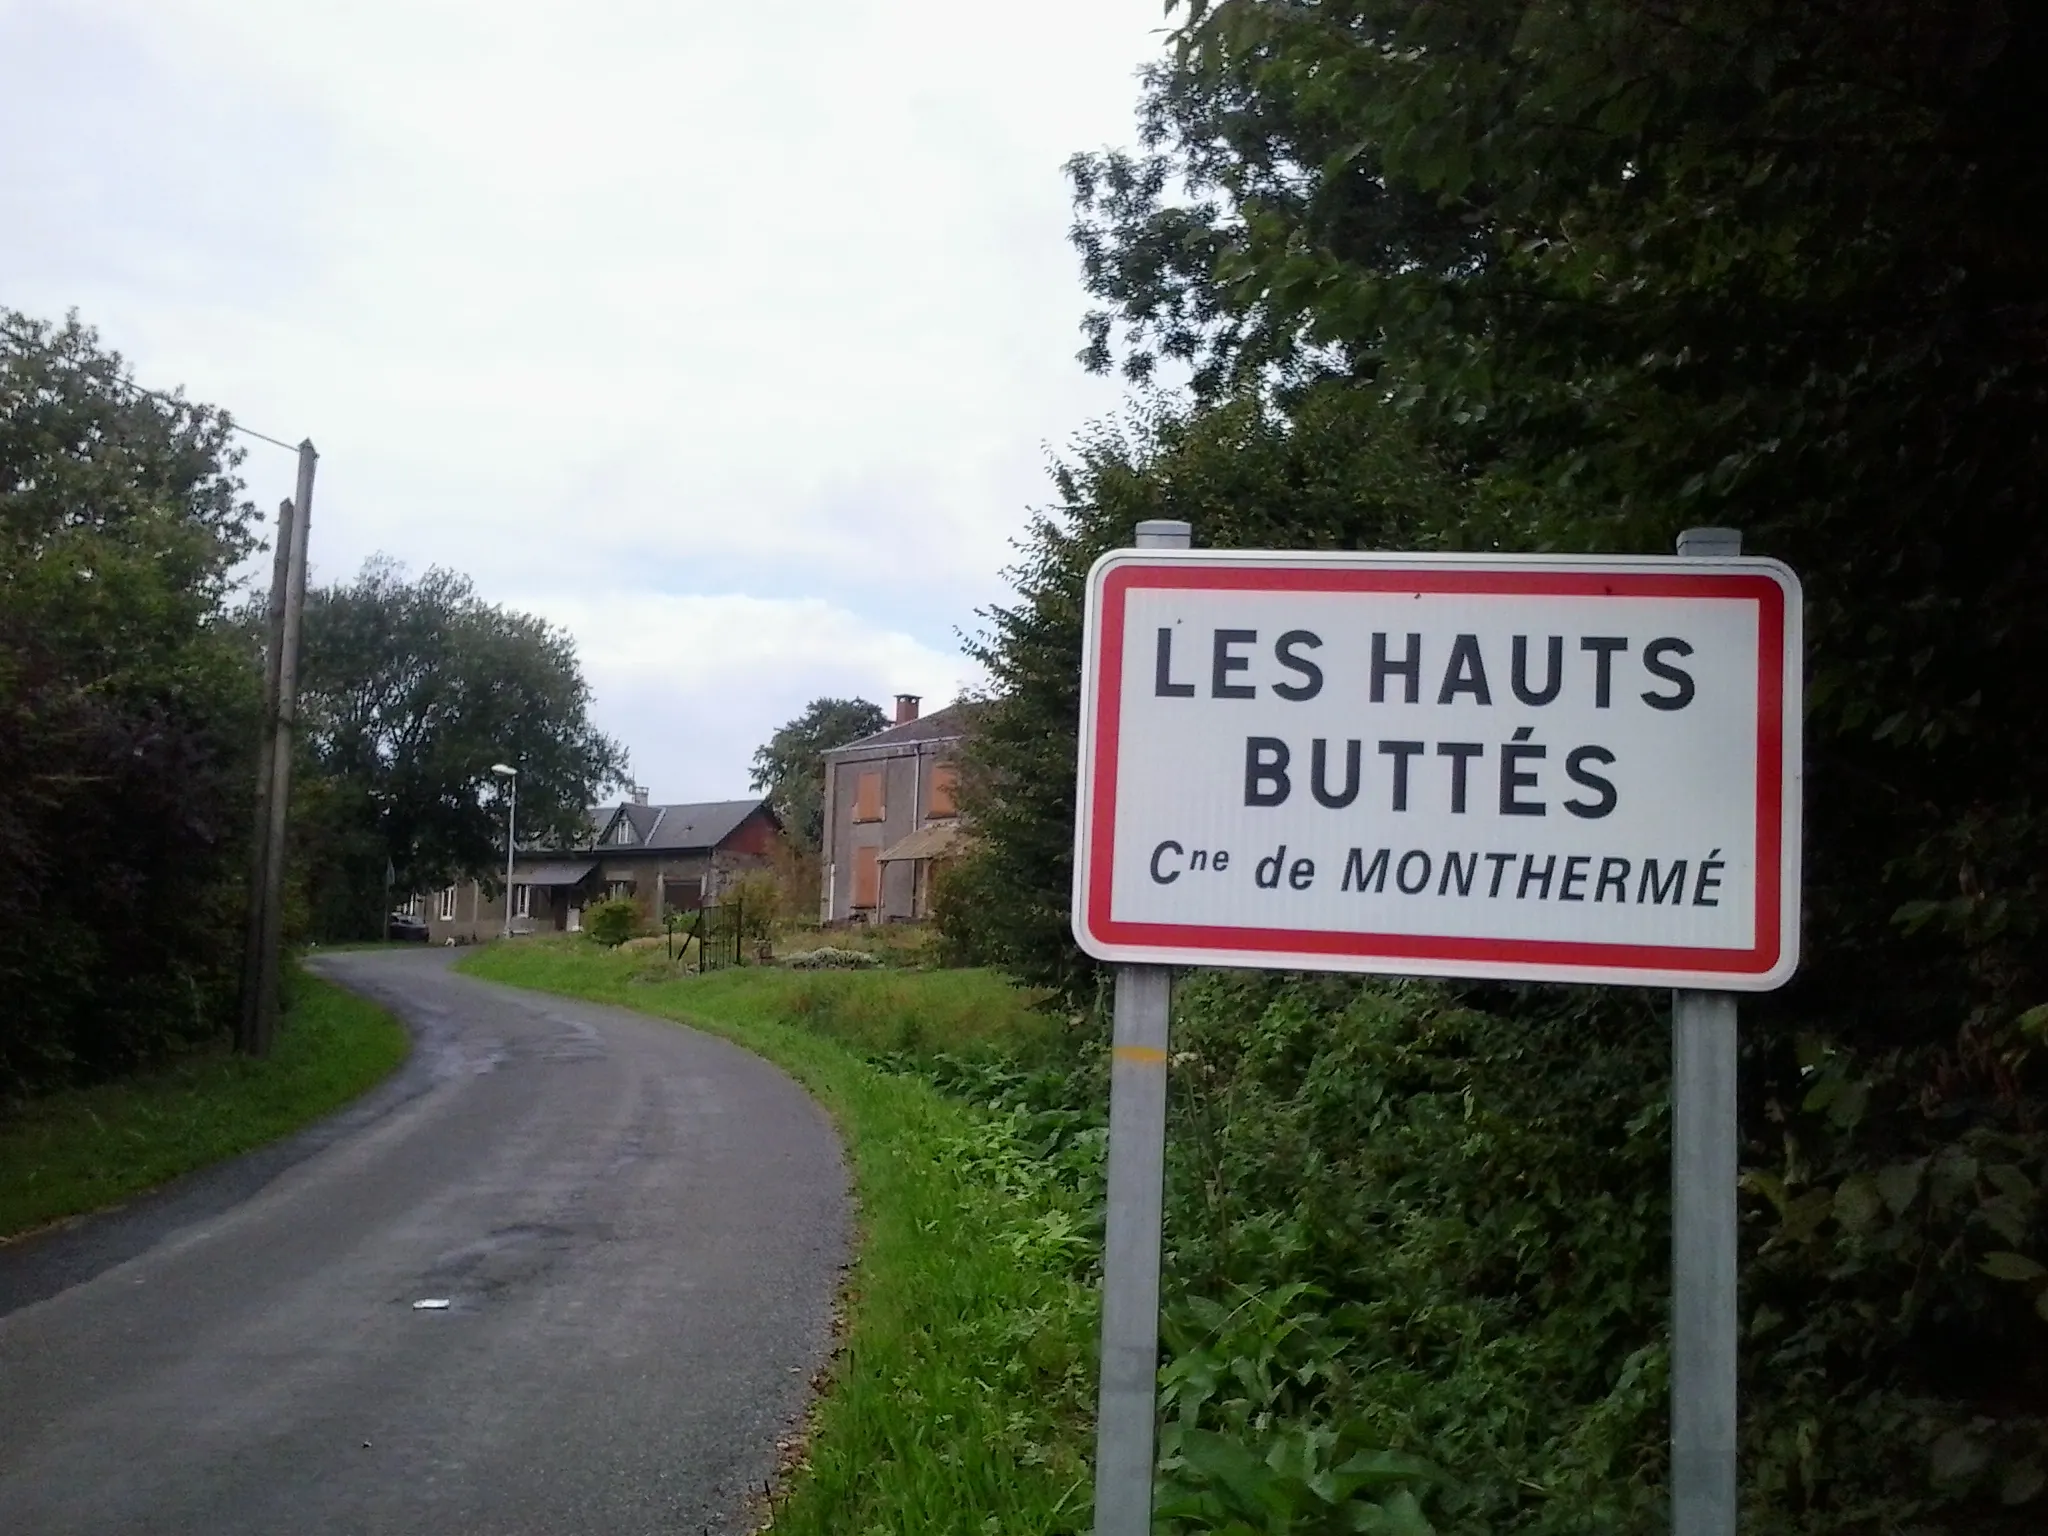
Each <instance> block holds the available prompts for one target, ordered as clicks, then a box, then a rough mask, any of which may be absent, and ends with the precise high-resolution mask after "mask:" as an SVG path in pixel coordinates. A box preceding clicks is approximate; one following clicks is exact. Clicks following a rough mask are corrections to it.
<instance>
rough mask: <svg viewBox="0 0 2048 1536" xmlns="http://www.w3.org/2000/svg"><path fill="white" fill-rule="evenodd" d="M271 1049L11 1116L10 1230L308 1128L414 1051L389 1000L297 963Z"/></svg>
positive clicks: (3, 1206) (94, 1206) (4, 1157)
mask: <svg viewBox="0 0 2048 1536" xmlns="http://www.w3.org/2000/svg"><path fill="white" fill-rule="evenodd" d="M288 986H289V988H290V991H289V994H288V1002H287V1007H286V1009H285V1013H284V1016H283V1019H282V1022H281V1025H280V1027H279V1030H278V1037H277V1045H276V1048H275V1049H274V1050H273V1051H272V1052H271V1054H270V1057H269V1059H268V1060H265V1061H249V1060H246V1059H244V1058H242V1057H239V1056H234V1055H231V1054H229V1053H228V1052H226V1051H225V1050H222V1051H219V1052H209V1053H207V1054H205V1055H202V1056H192V1057H187V1058H186V1059H185V1060H183V1061H180V1062H178V1063H176V1064H174V1065H172V1066H169V1067H165V1068H163V1069H161V1070H158V1071H153V1072H146V1073H140V1074H138V1075H136V1076H134V1077H129V1078H124V1079H122V1080H121V1081H119V1082H113V1083H103V1084H101V1085H99V1086H98V1087H94V1088H80V1089H74V1090H71V1091H69V1092H65V1093H56V1094H51V1095H49V1096H47V1097H45V1098H40V1099H34V1100H31V1101H30V1102H29V1103H28V1104H27V1105H25V1106H23V1108H22V1109H21V1110H20V1111H19V1112H17V1113H15V1114H14V1115H12V1116H10V1117H9V1118H8V1119H6V1120H4V1121H0V1238H6V1237H11V1236H14V1235H16V1234H18V1233H21V1232H25V1231H28V1230H30V1229H32V1228H35V1227H40V1226H43V1225H46V1224H47V1223H49V1222H52V1221H57V1220H59V1219H61V1218H63V1217H66V1216H76V1215H78V1214H80V1213H82V1212H85V1211H95V1210H100V1209H102V1208H104V1207H106V1206H109V1205H116V1204H119V1203H120V1202H121V1201H123V1200H126V1199H128V1198H129V1197H131V1196H133V1195H136V1194H139V1193H141V1192H142V1191H143V1190H146V1189H149V1188H151V1187H153V1186H155V1185H158V1184H161V1183H163V1182H164V1181H165V1180H166V1179H171V1178H175V1177H176V1176H177V1175H179V1174H181V1173H187V1172H189V1171H191V1170H192V1169H194V1168H198V1167H202V1166H204V1165H205V1164H207V1163H212V1162H218V1161H219V1160H220V1159H222V1158H225V1157H232V1156H234V1155H235V1154H236V1153H238V1152H246V1151H248V1150H249V1149H250V1148H252V1147H257V1146H261V1145H262V1144H263V1143H265V1142H267V1141H275V1140H276V1139H277V1138H278V1137H280V1136H284V1135H287V1134H289V1133H290V1132H292V1131H295V1130H298V1129H299V1128H300V1127H301V1126H304V1125H306V1124H308V1123H309V1122H311V1121H313V1120H316V1119H318V1118H319V1117H320V1116H321V1115H324V1114H326V1113H327V1112H328V1111H329V1110H332V1109H336V1108H338V1107H340V1106H341V1105H343V1104H345V1103H347V1102H348V1101H349V1100H350V1099H352V1098H354V1097H356V1096H357V1095H358V1094H360V1093H362V1092H363V1091H364V1090H365V1089H367V1088H369V1087H370V1086H371V1085H372V1084H374V1083H376V1082H378V1081H379V1080H380V1079H382V1078H383V1077H385V1076H386V1075H388V1074H389V1073H390V1072H391V1071H392V1069H393V1068H395V1067H396V1066H397V1065H398V1064H399V1063H400V1062H401V1061H403V1060H404V1059H405V1054H406V1051H407V1049H408V1041H407V1039H406V1034H405V1030H404V1028H403V1027H402V1026H401V1025H400V1024H399V1023H398V1021H397V1020H396V1019H394V1018H392V1017H391V1016H390V1015H389V1014H387V1013H386V1012H384V1010H383V1009H381V1008H379V1007H377V1006H376V1005H375V1004H374V1003H368V1002H365V1001H363V1000H362V999H361V998H359V997H356V996H354V995H353V994H351V993H348V992H344V991H342V990H341V988H339V987H336V986H333V985H331V984H330V983H328V982H325V981H322V980H320V979H319V978H318V977H316V976H309V975H307V974H306V973H305V972H303V971H298V970H296V969H295V970H293V971H292V972H291V973H290V980H289V982H288Z"/></svg>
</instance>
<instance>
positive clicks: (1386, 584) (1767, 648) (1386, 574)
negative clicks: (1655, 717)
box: [1086, 564, 1785, 976]
mask: <svg viewBox="0 0 2048 1536" xmlns="http://www.w3.org/2000/svg"><path fill="white" fill-rule="evenodd" d="M1134 588H1172V589H1176V590H1190V589H1193V590H1205V591H1244V592H1394V593H1404V594H1405V593H1452V594H1458V595H1469V594H1474V593H1481V594H1494V595H1499V596H1537V597H1676V598H1691V599H1712V600H1720V601H1724V602H1725V601H1731V600H1733V601H1738V602H1753V603H1755V604H1756V605H1757V680H1756V681H1757V688H1756V696H1757V732H1756V753H1757V761H1756V782H1757V827H1756V897H1755V912H1756V932H1755V937H1754V942H1753V944H1752V945H1751V947H1750V948H1748V949H1711V948H1697V947H1686V946H1680V945H1652V944H1582V943H1572V942H1566V941H1561V940H1556V939H1470V938H1453V937H1448V936H1442V935H1428V934H1406V933H1348V932H1331V931H1328V930H1325V929H1286V928H1231V927H1222V926H1212V925H1207V924H1196V923H1126V922H1118V921H1117V920H1116V919H1114V918H1113V917H1112V916H1111V915H1110V896H1111V889H1112V881H1113V877H1114V875H1115V858H1116V790H1117V747H1118V738H1119V732H1120V730H1121V725H1122V719H1121V715H1122V705H1123V671H1124V610H1125V602H1126V599H1127V598H1128V596H1129V594H1130V593H1131V591H1132V590H1133V589H1134ZM1096 654H1097V667H1098V673H1097V678H1096V685H1097V686H1096V698H1095V739H1094V743H1093V750H1094V764H1093V767H1094V772H1095V778H1094V815H1093V817H1092V826H1091V832H1092V835H1091V839H1090V842H1089V849H1088V889H1087V893H1086V912H1087V917H1088V930H1089V932H1090V933H1091V934H1092V935H1093V936H1094V937H1095V938H1096V939H1098V940H1099V941H1101V942H1102V943H1104V944H1116V945H1129V946H1133V947H1138V946H1144V947H1150V948H1158V949H1169V948H1170V949H1192V950H1207V951H1211V952H1215V953H1230V954H1275V955H1285V954H1308V955H1345V956H1349V957H1352V958H1354V959H1373V958H1385V959H1389V960H1402V961H1429V960H1450V961H1458V962H1461V963H1466V964H1484V965H1489V966H1495V965H1497V966H1515V965H1535V966H1582V967H1583V966H1598V967H1601V968H1604V969H1611V970H1617V971H1673V970H1685V971H1700V972H1714V973H1719V974H1723V975H1728V976H1763V975H1768V974H1769V973H1770V972H1771V970H1773V969H1774V968H1775V967H1776V965H1777V964H1778V959H1779V955H1780V952H1781V949H1782V945H1783V938H1782V932H1781V926H1782V925H1781V919H1782V916H1783V911H1784V907H1783V903H1784V899H1785V892H1784V866H1783V853H1784V843H1783V840H1784V828H1785V720H1784V708H1785V591H1784V588H1782V587H1781V586H1779V585H1778V583H1777V582H1776V581H1773V580H1772V579H1771V578H1770V577H1768V576H1763V575H1755V576H1752V575H1735V574H1728V573H1713V574H1709V573H1706V572H1702V573H1700V574H1699V575H1691V574H1684V573H1680V572H1676V571H1673V572H1670V573H1664V572H1612V573H1603V572H1597V571H1499V570H1455V569H1442V568H1439V569H1435V570H1413V569H1401V568H1398V567H1381V568H1374V569H1359V568H1355V567H1353V568H1332V567H1316V566H1285V565H1247V566H1213V565H1183V564H1160V565H1139V564H1131V565H1118V566H1114V567H1112V568H1111V569H1110V570H1109V571H1108V572H1107V573H1106V574H1105V576H1104V577H1103V583H1102V625H1101V630H1100V640H1099V645H1098V649H1097V653H1096Z"/></svg>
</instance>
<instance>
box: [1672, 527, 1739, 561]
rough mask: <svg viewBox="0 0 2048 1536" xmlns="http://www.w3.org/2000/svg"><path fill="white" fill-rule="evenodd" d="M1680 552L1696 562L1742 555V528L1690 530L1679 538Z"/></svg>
mask: <svg viewBox="0 0 2048 1536" xmlns="http://www.w3.org/2000/svg"><path fill="white" fill-rule="evenodd" d="M1678 552H1679V553H1680V554H1681V555H1690V556H1691V557H1692V558H1693V559H1695V560H1712V559H1717V558H1725V557H1727V556H1729V555H1739V554H1741V553H1742V530H1741V529H1740V528H1688V529H1686V530H1685V531H1684V532H1682V533H1681V534H1679V536H1678Z"/></svg>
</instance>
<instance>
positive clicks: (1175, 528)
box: [1138, 517, 1195, 549]
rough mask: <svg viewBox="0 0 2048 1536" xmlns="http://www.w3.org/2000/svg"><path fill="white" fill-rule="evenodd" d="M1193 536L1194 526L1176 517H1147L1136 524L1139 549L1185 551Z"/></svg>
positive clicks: (1192, 540)
mask: <svg viewBox="0 0 2048 1536" xmlns="http://www.w3.org/2000/svg"><path fill="white" fill-rule="evenodd" d="M1194 536H1195V528H1194V524H1192V523H1184V522H1182V521H1181V520H1180V519H1179V518H1177V517H1148V518H1146V519H1145V521H1144V522H1142V523H1140V524H1138V548H1140V549H1186V548H1187V547H1188V545H1190V544H1191V543H1193V542H1194Z"/></svg>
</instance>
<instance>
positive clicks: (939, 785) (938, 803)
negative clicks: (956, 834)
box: [924, 763, 960, 816]
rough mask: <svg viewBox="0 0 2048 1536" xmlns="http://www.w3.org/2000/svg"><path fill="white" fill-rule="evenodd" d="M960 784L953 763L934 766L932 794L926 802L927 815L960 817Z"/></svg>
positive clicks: (925, 811) (925, 810)
mask: <svg viewBox="0 0 2048 1536" xmlns="http://www.w3.org/2000/svg"><path fill="white" fill-rule="evenodd" d="M959 783H960V775H959V772H958V771H957V770H956V769H955V768H954V767H953V765H952V764H951V763H937V764H934V765H933V767H932V778H931V793H930V794H929V795H928V796H927V797H926V800H925V808H924V813H925V815H927V816H955V815H958V814H959V810H960V804H959Z"/></svg>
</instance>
